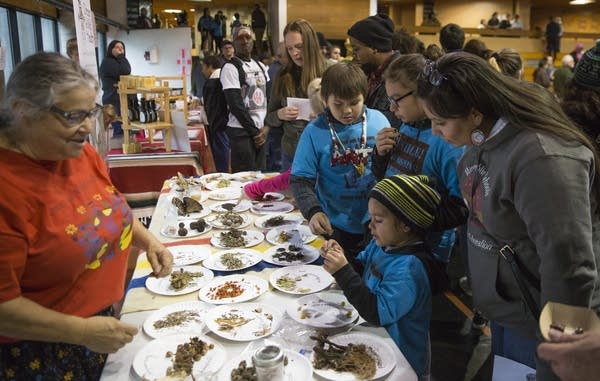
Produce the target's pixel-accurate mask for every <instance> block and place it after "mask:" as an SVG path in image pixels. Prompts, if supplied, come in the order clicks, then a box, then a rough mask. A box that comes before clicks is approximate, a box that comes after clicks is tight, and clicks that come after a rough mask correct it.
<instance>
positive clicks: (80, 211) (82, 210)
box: [77, 205, 85, 214]
mask: <svg viewBox="0 0 600 381" xmlns="http://www.w3.org/2000/svg"><path fill="white" fill-rule="evenodd" d="M77 213H79V214H85V206H83V205H82V206H79V207H78V208H77Z"/></svg>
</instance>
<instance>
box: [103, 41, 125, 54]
mask: <svg viewBox="0 0 600 381" xmlns="http://www.w3.org/2000/svg"><path fill="white" fill-rule="evenodd" d="M117 44H121V45H123V55H124V56H126V54H125V43H124V42H123V41H119V40H112V41H111V42H110V44H108V47H107V48H106V56H107V57H112V58H115V56H113V54H112V50H113V48H114V47H115V45H117Z"/></svg>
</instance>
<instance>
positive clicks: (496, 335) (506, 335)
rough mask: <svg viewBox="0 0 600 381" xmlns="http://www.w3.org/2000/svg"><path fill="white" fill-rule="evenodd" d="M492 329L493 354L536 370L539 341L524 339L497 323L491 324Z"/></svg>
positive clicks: (492, 322)
mask: <svg viewBox="0 0 600 381" xmlns="http://www.w3.org/2000/svg"><path fill="white" fill-rule="evenodd" d="M490 329H491V330H492V354H494V355H498V356H503V357H506V358H508V359H511V360H514V361H516V362H520V363H521V364H525V365H527V366H529V367H531V368H533V369H535V368H536V363H535V353H536V348H537V340H535V339H531V338H527V337H523V336H521V335H519V334H518V333H517V332H515V331H514V330H512V329H510V328H506V327H503V326H501V325H500V324H498V323H496V322H495V321H491V322H490Z"/></svg>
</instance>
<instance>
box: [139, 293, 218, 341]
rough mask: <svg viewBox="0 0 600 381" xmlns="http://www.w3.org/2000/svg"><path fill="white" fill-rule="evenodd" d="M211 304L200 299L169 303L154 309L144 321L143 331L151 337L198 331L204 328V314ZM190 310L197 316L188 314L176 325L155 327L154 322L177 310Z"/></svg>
mask: <svg viewBox="0 0 600 381" xmlns="http://www.w3.org/2000/svg"><path fill="white" fill-rule="evenodd" d="M211 308H213V306H211V305H209V304H206V303H204V302H200V301H187V302H179V303H174V304H170V305H168V306H164V307H163V308H161V309H159V310H157V311H154V312H153V313H152V315H150V316H148V318H146V320H145V321H144V332H146V334H147V335H148V336H150V337H152V338H153V339H156V338H159V337H163V336H168V335H173V334H176V333H190V334H191V333H200V332H202V330H203V329H204V326H205V325H204V316H205V314H206V313H207V312H208V310H210V309H211ZM182 311H186V312H190V313H194V314H196V315H197V316H189V317H188V318H187V319H186V320H185V321H184V322H182V323H181V324H178V325H174V326H170V327H164V328H157V327H155V326H154V323H156V322H158V321H160V320H163V319H165V318H167V317H168V316H169V315H170V314H173V313H177V312H182Z"/></svg>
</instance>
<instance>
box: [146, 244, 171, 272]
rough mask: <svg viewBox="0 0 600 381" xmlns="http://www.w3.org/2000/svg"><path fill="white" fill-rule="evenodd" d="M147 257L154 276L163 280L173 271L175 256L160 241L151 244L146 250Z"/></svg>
mask: <svg viewBox="0 0 600 381" xmlns="http://www.w3.org/2000/svg"><path fill="white" fill-rule="evenodd" d="M146 256H147V257H148V261H149V262H150V265H151V266H152V271H153V274H154V275H155V276H156V277H159V278H162V277H164V276H167V275H169V274H171V271H172V270H173V254H171V252H170V251H169V250H168V249H167V248H166V247H165V246H164V245H163V244H161V243H159V242H158V241H157V242H155V243H151V244H150V245H149V246H148V249H147V250H146Z"/></svg>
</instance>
